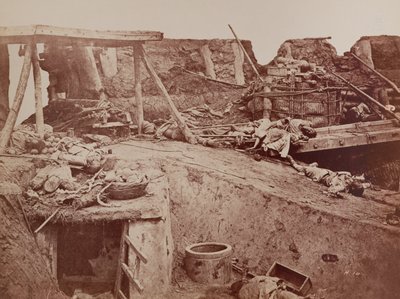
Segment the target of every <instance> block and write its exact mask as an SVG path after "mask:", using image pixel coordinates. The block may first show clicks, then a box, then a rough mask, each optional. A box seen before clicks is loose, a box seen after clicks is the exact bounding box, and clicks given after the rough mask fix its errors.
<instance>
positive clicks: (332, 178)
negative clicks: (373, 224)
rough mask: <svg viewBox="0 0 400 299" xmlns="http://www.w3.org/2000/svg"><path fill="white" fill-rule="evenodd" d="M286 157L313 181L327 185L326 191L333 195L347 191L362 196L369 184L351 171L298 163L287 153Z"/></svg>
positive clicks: (294, 166)
mask: <svg viewBox="0 0 400 299" xmlns="http://www.w3.org/2000/svg"><path fill="white" fill-rule="evenodd" d="M287 159H288V160H289V162H290V165H292V167H293V168H294V169H296V170H297V171H298V172H299V173H301V174H304V175H305V176H306V177H308V178H310V179H312V180H313V181H314V182H318V183H321V184H324V185H325V186H327V187H328V193H329V194H332V195H335V196H340V195H339V192H348V193H351V194H353V195H355V196H362V195H363V193H364V189H365V188H367V187H369V186H370V184H368V183H366V182H365V180H364V179H363V178H361V177H359V178H358V177H355V176H352V175H351V173H350V172H347V171H337V172H336V171H332V170H329V169H325V168H320V167H318V164H317V163H312V164H310V165H300V164H298V163H296V161H295V160H294V159H293V158H292V157H291V156H289V155H288V156H287Z"/></svg>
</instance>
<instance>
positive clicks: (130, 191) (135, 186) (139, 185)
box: [107, 175, 150, 200]
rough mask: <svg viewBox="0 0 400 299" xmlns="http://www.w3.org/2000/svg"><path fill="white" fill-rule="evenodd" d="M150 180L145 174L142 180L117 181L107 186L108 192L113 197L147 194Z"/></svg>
mask: <svg viewBox="0 0 400 299" xmlns="http://www.w3.org/2000/svg"><path fill="white" fill-rule="evenodd" d="M149 182H150V180H149V179H148V177H147V176H146V175H145V176H144V177H143V178H142V179H141V180H140V182H126V183H120V182H115V183H112V184H111V185H110V187H108V188H107V193H108V195H109V196H110V197H111V198H112V199H117V200H125V199H133V198H137V197H140V196H143V195H145V194H146V187H147V185H148V184H149Z"/></svg>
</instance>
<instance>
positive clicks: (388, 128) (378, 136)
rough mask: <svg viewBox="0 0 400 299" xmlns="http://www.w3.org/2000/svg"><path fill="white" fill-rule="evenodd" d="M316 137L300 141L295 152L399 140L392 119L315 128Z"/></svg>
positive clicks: (398, 131) (399, 136)
mask: <svg viewBox="0 0 400 299" xmlns="http://www.w3.org/2000/svg"><path fill="white" fill-rule="evenodd" d="M316 131H317V137H315V138H311V139H310V140H308V141H307V142H304V143H301V145H300V147H299V148H298V149H297V151H296V153H306V152H316V151H321V150H332V149H338V148H346V147H352V146H360V145H369V144H377V143H384V142H393V141H400V127H398V126H396V124H395V123H394V121H393V120H378V121H371V122H361V123H355V124H347V125H338V126H330V127H322V128H317V129H316Z"/></svg>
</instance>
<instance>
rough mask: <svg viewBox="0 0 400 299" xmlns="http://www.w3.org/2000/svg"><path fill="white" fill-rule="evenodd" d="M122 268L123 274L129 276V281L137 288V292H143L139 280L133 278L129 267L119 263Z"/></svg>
mask: <svg viewBox="0 0 400 299" xmlns="http://www.w3.org/2000/svg"><path fill="white" fill-rule="evenodd" d="M121 267H122V270H123V271H124V273H125V275H126V276H127V277H128V278H129V281H130V282H131V283H132V284H133V285H134V287H135V288H136V289H137V290H138V292H139V293H143V290H144V288H143V286H142V285H141V283H140V281H139V280H137V279H136V278H135V276H134V275H133V273H132V271H131V269H129V267H128V265H127V264H125V263H122V264H121Z"/></svg>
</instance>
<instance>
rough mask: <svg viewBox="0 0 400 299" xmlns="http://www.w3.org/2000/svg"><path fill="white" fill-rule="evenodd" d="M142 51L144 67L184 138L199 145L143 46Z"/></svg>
mask: <svg viewBox="0 0 400 299" xmlns="http://www.w3.org/2000/svg"><path fill="white" fill-rule="evenodd" d="M141 50H142V52H143V54H142V59H143V62H144V65H145V67H146V69H147V71H148V73H149V74H150V77H151V78H152V79H153V81H154V82H155V83H156V86H157V88H158V90H159V91H160V92H161V94H162V95H163V96H164V98H165V100H166V101H167V103H168V107H169V110H170V112H171V115H172V117H173V118H174V119H175V121H176V123H177V125H178V127H179V129H180V130H181V131H182V134H183V136H185V139H186V141H187V142H189V143H191V144H196V143H197V140H196V137H195V136H194V135H193V134H192V132H191V131H190V129H189V127H188V126H187V125H186V122H185V120H184V119H183V117H182V115H181V114H180V113H179V111H178V109H176V107H175V104H174V102H173V101H172V99H171V97H170V96H169V94H168V92H167V90H166V89H165V86H164V84H163V83H162V81H161V79H160V78H159V77H158V75H157V73H156V71H155V70H154V67H153V65H152V64H151V63H150V61H149V60H148V59H147V57H146V54H145V52H144V50H143V47H142V46H141Z"/></svg>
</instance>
